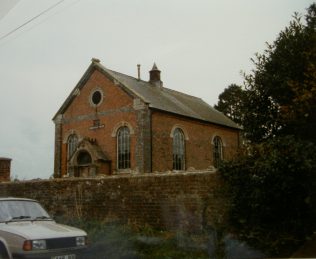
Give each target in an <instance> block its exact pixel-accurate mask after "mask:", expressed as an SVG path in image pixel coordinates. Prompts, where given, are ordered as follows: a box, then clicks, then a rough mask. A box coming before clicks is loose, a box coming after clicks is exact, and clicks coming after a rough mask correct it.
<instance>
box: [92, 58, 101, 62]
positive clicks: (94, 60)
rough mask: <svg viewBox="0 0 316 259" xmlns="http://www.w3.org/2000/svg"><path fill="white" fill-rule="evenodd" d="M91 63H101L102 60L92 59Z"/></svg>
mask: <svg viewBox="0 0 316 259" xmlns="http://www.w3.org/2000/svg"><path fill="white" fill-rule="evenodd" d="M91 62H92V63H100V59H98V58H92V59H91Z"/></svg>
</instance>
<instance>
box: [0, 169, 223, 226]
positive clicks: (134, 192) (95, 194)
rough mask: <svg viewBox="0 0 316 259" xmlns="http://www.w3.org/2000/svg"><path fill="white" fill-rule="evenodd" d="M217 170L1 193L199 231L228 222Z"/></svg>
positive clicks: (52, 206)
mask: <svg viewBox="0 0 316 259" xmlns="http://www.w3.org/2000/svg"><path fill="white" fill-rule="evenodd" d="M219 187H220V181H219V179H218V176H217V174H216V173H214V172H208V171H204V172H184V173H159V174H158V173H157V174H132V175H131V174H129V175H114V176H108V177H106V178H64V179H54V180H40V181H22V182H10V183H1V184H0V196H2V197H5V196H13V197H26V198H32V199H36V200H38V201H40V202H41V204H42V205H43V206H44V207H45V208H46V209H47V210H48V211H49V213H50V214H51V215H52V216H53V217H65V218H73V217H76V218H81V219H89V220H101V221H116V220H117V221H120V222H122V223H132V224H139V225H146V224H147V225H149V226H151V227H156V228H160V229H167V230H179V229H181V230H183V231H198V230H201V229H203V227H205V226H215V225H216V224H218V223H219V222H223V221H224V220H225V207H226V203H225V202H224V199H223V198H222V197H220V196H219V195H218V190H219V189H220V188H219Z"/></svg>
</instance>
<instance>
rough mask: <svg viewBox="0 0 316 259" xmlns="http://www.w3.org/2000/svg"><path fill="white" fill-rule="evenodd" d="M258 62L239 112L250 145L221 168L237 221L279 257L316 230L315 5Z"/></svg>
mask: <svg viewBox="0 0 316 259" xmlns="http://www.w3.org/2000/svg"><path fill="white" fill-rule="evenodd" d="M253 62H254V65H255V69H254V70H253V71H252V73H251V74H249V75H245V90H244V93H243V99H242V105H241V107H242V111H243V114H242V116H241V117H240V118H241V125H242V126H243V128H244V135H245V137H246V138H247V140H248V141H250V145H249V146H247V149H246V150H245V152H244V153H243V154H240V156H239V157H238V158H236V160H235V161H232V162H225V163H223V164H222V165H221V168H220V172H221V175H222V177H223V179H224V180H225V182H226V183H227V187H228V189H227V192H228V193H229V194H230V197H231V207H230V223H231V225H232V226H233V227H234V229H235V230H236V231H237V233H239V234H240V237H242V238H244V239H246V240H247V241H248V242H250V244H253V245H254V246H256V247H260V248H264V250H265V251H270V252H271V254H272V255H276V254H277V253H280V252H281V250H282V247H283V248H284V247H287V249H288V247H289V244H298V243H299V242H302V241H304V238H306V237H307V236H308V235H309V234H311V233H312V232H313V231H315V229H316V224H315V216H316V191H315V190H316V188H315V187H316V184H315V183H316V134H315V131H314V130H315V128H316V3H314V4H312V5H311V6H310V7H309V8H308V11H307V15H306V16H305V22H304V23H303V22H302V21H301V17H300V16H299V15H298V14H295V15H294V17H293V20H292V21H291V22H290V24H289V26H288V27H287V28H285V30H283V31H281V32H280V34H279V36H278V37H277V39H276V40H275V41H274V42H273V43H272V44H268V47H267V49H266V50H265V52H264V53H263V54H256V56H255V58H254V59H253ZM226 93H227V92H226ZM230 94H232V95H235V93H234V92H233V91H231V92H230ZM225 99H227V100H233V98H230V97H227V96H225ZM293 247H294V246H293Z"/></svg>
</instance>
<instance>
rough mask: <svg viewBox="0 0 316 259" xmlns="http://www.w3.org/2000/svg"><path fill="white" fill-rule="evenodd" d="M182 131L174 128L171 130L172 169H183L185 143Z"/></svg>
mask: <svg viewBox="0 0 316 259" xmlns="http://www.w3.org/2000/svg"><path fill="white" fill-rule="evenodd" d="M184 140H185V139H184V134H183V131H182V130H181V129H179V128H176V129H175V130H174V132H173V170H185V143H184Z"/></svg>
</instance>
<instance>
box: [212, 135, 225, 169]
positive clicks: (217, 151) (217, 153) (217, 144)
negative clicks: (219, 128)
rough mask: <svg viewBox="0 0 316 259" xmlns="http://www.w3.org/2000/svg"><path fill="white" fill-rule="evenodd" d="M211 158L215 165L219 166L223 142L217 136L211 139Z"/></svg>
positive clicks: (221, 158)
mask: <svg viewBox="0 0 316 259" xmlns="http://www.w3.org/2000/svg"><path fill="white" fill-rule="evenodd" d="M213 160H214V166H215V167H219V165H220V163H221V161H222V160H223V142H222V139H221V138H220V137H219V136H216V137H215V138H214V139H213Z"/></svg>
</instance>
